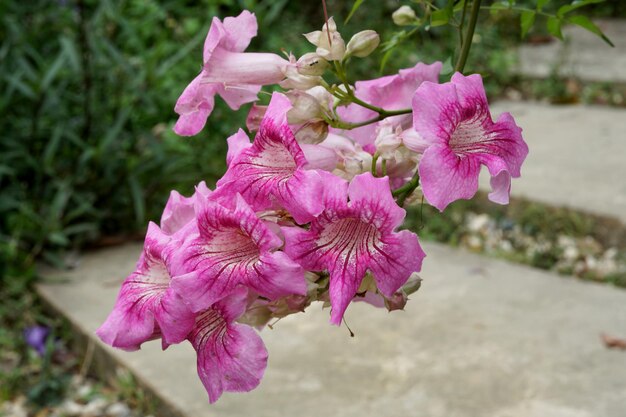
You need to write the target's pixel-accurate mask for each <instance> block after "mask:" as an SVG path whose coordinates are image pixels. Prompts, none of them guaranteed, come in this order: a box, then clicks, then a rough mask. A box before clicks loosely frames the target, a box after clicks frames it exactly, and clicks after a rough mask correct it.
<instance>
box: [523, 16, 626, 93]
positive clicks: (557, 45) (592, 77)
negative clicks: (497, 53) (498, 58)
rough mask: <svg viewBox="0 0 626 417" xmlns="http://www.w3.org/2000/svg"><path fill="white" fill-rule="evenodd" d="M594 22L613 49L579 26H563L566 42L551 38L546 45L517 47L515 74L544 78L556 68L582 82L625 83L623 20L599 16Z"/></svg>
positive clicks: (625, 63)
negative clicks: (551, 40)
mask: <svg viewBox="0 0 626 417" xmlns="http://www.w3.org/2000/svg"><path fill="white" fill-rule="evenodd" d="M595 23H596V24H597V25H598V26H599V27H600V28H601V29H602V30H603V31H604V33H605V34H606V35H607V36H608V37H609V38H610V39H611V41H612V42H613V43H614V44H615V48H611V47H610V46H609V45H607V44H606V43H604V41H603V40H602V39H600V38H599V37H597V36H596V35H594V34H592V33H589V32H588V31H586V30H584V29H582V28H579V27H577V26H567V27H565V28H564V29H563V34H564V36H565V38H566V42H560V41H558V40H556V39H555V40H554V41H553V42H550V43H547V44H541V45H530V44H526V45H523V46H522V47H520V49H519V51H518V58H519V68H518V71H519V73H521V74H522V75H526V76H529V77H534V78H547V77H549V76H550V75H551V73H552V72H553V71H554V70H558V74H559V75H561V76H574V77H577V78H580V79H581V80H583V81H606V82H612V83H614V82H621V83H624V82H626V20H624V19H612V20H602V19H600V20H597V21H596V22H595Z"/></svg>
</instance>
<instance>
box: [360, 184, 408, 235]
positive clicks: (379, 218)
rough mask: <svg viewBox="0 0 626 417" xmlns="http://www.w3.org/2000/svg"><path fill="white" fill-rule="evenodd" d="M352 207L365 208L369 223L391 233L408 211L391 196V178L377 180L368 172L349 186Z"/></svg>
mask: <svg viewBox="0 0 626 417" xmlns="http://www.w3.org/2000/svg"><path fill="white" fill-rule="evenodd" d="M348 196H349V197H350V205H352V206H357V205H359V206H364V210H363V212H364V213H367V215H366V217H367V220H368V221H369V222H371V223H372V224H374V225H376V227H377V228H379V229H381V230H384V231H386V232H388V233H391V232H392V231H393V230H394V229H395V228H396V227H398V226H399V225H400V224H402V222H403V221H404V216H405V215H406V211H405V210H404V209H403V208H401V207H399V206H398V205H397V204H396V201H395V200H394V199H393V196H392V195H391V188H390V187H389V178H388V177H383V178H375V177H374V176H373V175H372V174H371V173H369V172H366V173H364V174H361V175H357V176H356V177H354V179H353V180H352V181H351V182H350V185H349V186H348Z"/></svg>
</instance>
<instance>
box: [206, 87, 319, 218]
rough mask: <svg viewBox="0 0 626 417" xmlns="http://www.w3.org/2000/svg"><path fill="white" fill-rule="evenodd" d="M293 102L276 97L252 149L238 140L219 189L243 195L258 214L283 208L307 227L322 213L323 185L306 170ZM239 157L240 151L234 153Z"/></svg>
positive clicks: (313, 173)
mask: <svg viewBox="0 0 626 417" xmlns="http://www.w3.org/2000/svg"><path fill="white" fill-rule="evenodd" d="M290 108H291V104H290V102H289V99H287V97H285V96H284V95H282V94H279V93H274V94H273V95H272V100H271V102H270V105H269V107H268V108H267V111H266V113H265V117H264V118H263V121H262V122H261V126H260V128H259V132H258V133H257V135H256V138H255V140H254V142H253V144H252V146H250V147H246V146H245V145H243V144H242V143H241V140H242V138H241V137H239V138H238V139H237V140H233V141H232V144H231V147H232V148H233V149H236V150H237V151H238V152H239V153H238V155H237V156H233V157H232V159H231V162H230V164H229V167H228V171H227V172H226V174H224V176H223V177H222V179H221V180H220V181H218V183H217V185H218V187H222V188H223V189H225V190H228V192H229V193H232V194H235V193H241V195H243V197H244V198H245V199H246V201H248V202H249V203H250V204H251V205H252V206H253V207H254V209H255V210H264V209H268V208H276V207H282V208H285V209H287V210H288V211H289V213H290V214H291V215H292V216H293V218H294V219H295V220H296V221H297V222H299V223H307V222H309V221H310V220H311V219H312V218H313V217H314V216H316V215H317V214H319V213H320V212H321V210H322V203H321V201H320V199H319V196H320V195H321V194H322V182H321V178H320V176H319V174H318V173H317V172H316V171H313V170H309V169H306V168H307V160H306V157H305V155H304V153H303V151H302V149H301V148H300V146H299V145H298V142H297V141H296V138H295V137H294V135H293V133H292V132H291V129H290V128H289V125H288V124H287V116H286V114H287V111H288V110H289V109H290ZM232 154H234V151H233V153H232Z"/></svg>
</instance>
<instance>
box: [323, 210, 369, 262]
mask: <svg viewBox="0 0 626 417" xmlns="http://www.w3.org/2000/svg"><path fill="white" fill-rule="evenodd" d="M379 239H380V232H379V231H378V229H376V227H374V226H373V225H372V224H370V223H366V222H363V221H361V220H360V219H355V218H345V219H340V220H338V221H336V222H334V223H332V224H330V225H328V226H327V227H326V228H325V229H324V231H323V232H322V233H321V234H320V237H319V238H318V240H317V244H318V247H319V248H320V249H321V250H325V248H327V250H328V252H331V251H332V253H334V254H335V256H337V257H338V258H339V259H342V260H344V261H349V260H350V259H352V258H356V257H358V256H360V255H361V254H364V253H371V251H373V250H375V243H376V242H377V241H378V240H379Z"/></svg>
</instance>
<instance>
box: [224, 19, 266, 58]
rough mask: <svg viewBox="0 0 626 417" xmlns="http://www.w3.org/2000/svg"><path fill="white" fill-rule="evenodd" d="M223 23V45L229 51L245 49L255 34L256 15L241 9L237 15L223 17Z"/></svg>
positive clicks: (256, 27) (256, 28) (256, 26)
mask: <svg viewBox="0 0 626 417" xmlns="http://www.w3.org/2000/svg"><path fill="white" fill-rule="evenodd" d="M223 25H224V30H225V32H226V36H225V37H224V39H223V46H224V48H226V49H228V50H229V51H234V52H241V51H245V50H246V48H247V47H248V45H250V41H251V40H252V38H254V37H255V36H256V35H257V30H258V25H257V22H256V16H255V15H254V13H250V12H249V11H248V10H244V11H242V12H241V13H240V14H239V16H237V17H227V18H225V19H224V24H223Z"/></svg>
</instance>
